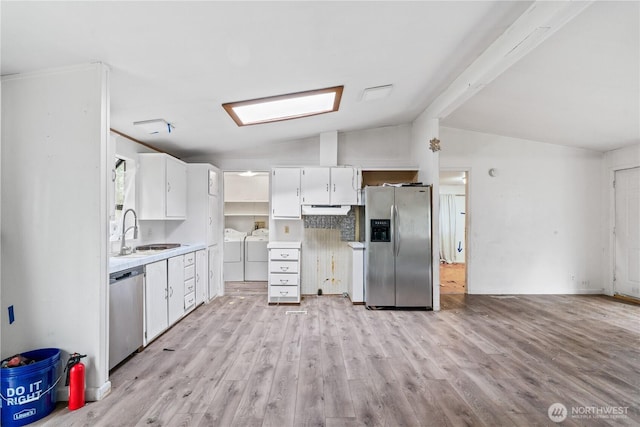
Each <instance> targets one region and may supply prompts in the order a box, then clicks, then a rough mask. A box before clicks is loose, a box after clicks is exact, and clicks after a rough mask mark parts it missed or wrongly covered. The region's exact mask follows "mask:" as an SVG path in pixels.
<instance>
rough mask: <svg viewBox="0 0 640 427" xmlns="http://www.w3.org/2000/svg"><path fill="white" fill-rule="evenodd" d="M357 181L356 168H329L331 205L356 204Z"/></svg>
mask: <svg viewBox="0 0 640 427" xmlns="http://www.w3.org/2000/svg"><path fill="white" fill-rule="evenodd" d="M359 181H360V180H359V179H358V170H357V169H356V168H331V188H330V192H331V204H332V205H356V204H358V188H359V187H360V182H359Z"/></svg>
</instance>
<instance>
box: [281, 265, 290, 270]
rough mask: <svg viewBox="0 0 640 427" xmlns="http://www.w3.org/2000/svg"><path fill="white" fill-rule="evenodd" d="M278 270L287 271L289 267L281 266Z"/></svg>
mask: <svg viewBox="0 0 640 427" xmlns="http://www.w3.org/2000/svg"><path fill="white" fill-rule="evenodd" d="M280 270H282V271H287V270H289V267H285V266H281V267H280Z"/></svg>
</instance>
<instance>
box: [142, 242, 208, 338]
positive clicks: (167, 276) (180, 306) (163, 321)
mask: <svg viewBox="0 0 640 427" xmlns="http://www.w3.org/2000/svg"><path fill="white" fill-rule="evenodd" d="M198 254H199V256H200V259H204V261H205V262H200V270H198V262H197V261H196V259H197V257H198ZM206 261H207V251H206V250H201V251H198V252H197V253H196V252H190V253H187V254H186V255H178V256H175V257H171V258H169V259H165V260H162V261H157V262H153V263H150V264H147V265H145V290H144V320H145V322H144V345H145V346H146V345H147V344H148V343H150V342H151V341H152V340H153V339H154V338H156V337H157V336H158V335H160V334H161V333H162V332H164V331H165V330H167V328H169V327H170V326H172V325H173V324H174V323H176V322H177V321H178V320H180V319H181V318H182V317H183V316H184V315H185V314H186V313H189V312H190V311H192V310H193V309H194V308H195V307H196V305H197V303H196V300H197V298H198V296H197V295H198V285H197V280H198V275H199V276H200V280H202V278H205V279H206V277H207V276H206V274H207V270H206V269H207V264H208V263H207V262H206ZM203 265H204V266H203ZM203 269H204V270H203ZM205 286H206V281H205V282H204V283H203V284H202V285H201V286H200V287H201V288H203V289H204V291H205V292H206V287H205ZM200 292H201V293H202V292H203V291H202V290H200ZM200 298H202V297H200ZM202 301H204V299H202Z"/></svg>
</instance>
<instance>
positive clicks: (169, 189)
mask: <svg viewBox="0 0 640 427" xmlns="http://www.w3.org/2000/svg"><path fill="white" fill-rule="evenodd" d="M170 191H171V183H170V182H167V193H169V192H170Z"/></svg>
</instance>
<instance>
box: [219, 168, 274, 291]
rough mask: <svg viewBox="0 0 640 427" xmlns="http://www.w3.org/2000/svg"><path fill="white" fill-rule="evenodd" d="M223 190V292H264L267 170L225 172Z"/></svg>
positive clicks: (265, 278)
mask: <svg viewBox="0 0 640 427" xmlns="http://www.w3.org/2000/svg"><path fill="white" fill-rule="evenodd" d="M223 192H224V263H223V267H222V273H223V277H224V282H225V292H226V293H227V294H237V293H247V292H249V293H256V292H258V293H266V289H267V285H266V283H267V278H268V275H267V272H268V254H267V243H268V242H269V229H268V228H269V172H255V171H241V172H224V175H223Z"/></svg>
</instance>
